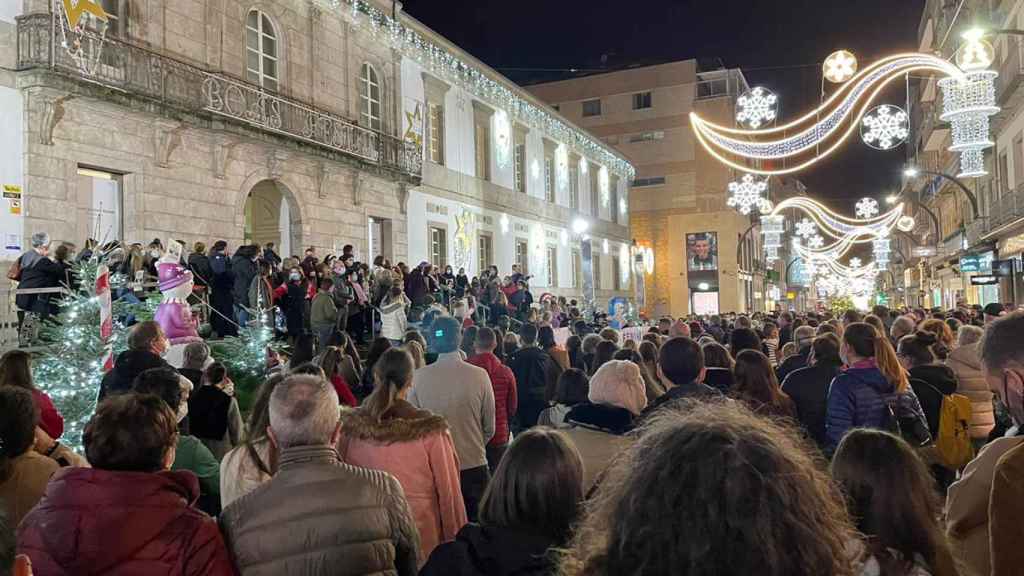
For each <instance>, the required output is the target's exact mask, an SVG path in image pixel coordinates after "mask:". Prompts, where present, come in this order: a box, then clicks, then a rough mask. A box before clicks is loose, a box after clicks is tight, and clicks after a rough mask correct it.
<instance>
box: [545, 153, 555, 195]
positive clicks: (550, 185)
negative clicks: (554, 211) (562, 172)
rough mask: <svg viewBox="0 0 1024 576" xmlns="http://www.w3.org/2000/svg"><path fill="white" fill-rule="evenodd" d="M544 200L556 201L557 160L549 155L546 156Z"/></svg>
mask: <svg viewBox="0 0 1024 576" xmlns="http://www.w3.org/2000/svg"><path fill="white" fill-rule="evenodd" d="M544 199H545V200H547V201H548V202H552V203H553V202H554V201H555V158H554V156H552V155H551V154H549V153H545V154H544Z"/></svg>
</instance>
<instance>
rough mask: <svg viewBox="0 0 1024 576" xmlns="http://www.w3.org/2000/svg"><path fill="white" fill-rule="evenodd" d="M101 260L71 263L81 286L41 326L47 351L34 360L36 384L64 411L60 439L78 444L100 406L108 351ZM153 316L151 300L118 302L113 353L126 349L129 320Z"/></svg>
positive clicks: (114, 314)
mask: <svg viewBox="0 0 1024 576" xmlns="http://www.w3.org/2000/svg"><path fill="white" fill-rule="evenodd" d="M100 264H101V262H100V261H97V260H88V261H83V262H79V263H76V264H75V265H74V266H73V267H72V272H73V275H74V278H75V279H76V282H77V286H73V287H71V288H70V290H69V292H68V293H67V294H66V295H65V296H64V298H63V299H62V300H61V302H60V303H59V305H58V310H59V311H58V313H57V314H56V316H54V317H51V318H50V319H48V320H47V321H46V322H45V323H44V324H43V326H42V328H41V329H40V332H39V337H38V339H39V341H38V342H37V343H36V345H38V346H39V347H41V348H42V352H41V353H40V355H39V356H38V357H37V358H36V359H35V360H34V362H33V376H34V378H35V383H36V385H37V386H38V387H39V389H40V390H42V391H43V392H46V393H47V394H48V395H49V396H50V398H52V399H53V402H54V404H56V406H57V409H58V410H59V411H60V413H61V414H62V415H63V416H64V423H65V431H64V436H63V438H62V439H61V440H62V441H63V442H65V443H66V444H68V445H70V446H73V447H80V446H81V441H82V431H83V430H84V428H85V424H86V423H87V422H88V421H89V418H90V417H91V416H92V414H93V412H94V411H95V408H96V396H97V394H98V393H99V388H100V381H101V380H102V379H103V374H104V372H103V364H104V361H105V360H106V359H107V355H108V352H109V350H108V348H107V344H108V343H107V342H106V341H104V339H103V338H101V336H100V299H99V298H98V297H97V296H96V277H97V272H98V270H99V267H100ZM118 282H119V279H116V278H115V279H113V281H112V282H111V284H112V285H114V286H116V285H117V284H118ZM121 283H123V281H121ZM152 315H153V306H152V304H147V303H145V302H143V303H141V304H129V303H127V302H124V301H115V302H113V304H112V320H113V334H112V336H111V339H110V343H111V344H112V346H113V352H114V354H117V353H118V352H120V351H121V350H124V349H125V348H126V339H127V334H128V331H127V327H126V326H125V324H124V320H126V319H128V318H132V317H134V319H135V320H146V319H151V318H152Z"/></svg>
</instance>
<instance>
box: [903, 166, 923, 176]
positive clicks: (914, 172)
mask: <svg viewBox="0 0 1024 576" xmlns="http://www.w3.org/2000/svg"><path fill="white" fill-rule="evenodd" d="M920 174H921V171H920V170H918V169H917V168H915V167H913V166H908V167H906V168H904V169H903V175H904V176H906V177H907V178H917V177H918V175H920Z"/></svg>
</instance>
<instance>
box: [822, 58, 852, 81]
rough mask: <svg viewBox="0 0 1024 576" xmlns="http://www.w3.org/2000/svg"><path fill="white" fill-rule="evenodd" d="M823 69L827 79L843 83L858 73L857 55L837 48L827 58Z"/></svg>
mask: <svg viewBox="0 0 1024 576" xmlns="http://www.w3.org/2000/svg"><path fill="white" fill-rule="evenodd" d="M822 70H823V71H824V74H825V79H826V80H828V81H829V82H832V83H835V84H842V83H843V82H846V81H847V80H849V79H850V78H853V75H854V74H856V73H857V57H856V56H854V55H853V54H851V53H850V52H848V51H846V50H837V51H835V52H833V53H832V54H830V55H829V57H828V58H826V59H825V64H824V66H822Z"/></svg>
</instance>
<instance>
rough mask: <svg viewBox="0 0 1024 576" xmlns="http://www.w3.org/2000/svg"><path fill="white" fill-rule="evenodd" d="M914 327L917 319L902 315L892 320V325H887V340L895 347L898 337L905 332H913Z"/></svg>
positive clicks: (901, 336) (898, 340) (904, 334)
mask: <svg viewBox="0 0 1024 576" xmlns="http://www.w3.org/2000/svg"><path fill="white" fill-rule="evenodd" d="M915 327H917V320H915V319H914V317H913V316H907V315H903V316H900V317H899V318H897V319H895V320H893V321H892V326H890V327H889V341H890V342H892V346H893V348H896V347H897V344H899V342H900V338H903V337H904V336H906V335H907V334H913V333H914V329H915Z"/></svg>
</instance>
